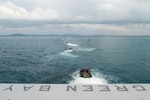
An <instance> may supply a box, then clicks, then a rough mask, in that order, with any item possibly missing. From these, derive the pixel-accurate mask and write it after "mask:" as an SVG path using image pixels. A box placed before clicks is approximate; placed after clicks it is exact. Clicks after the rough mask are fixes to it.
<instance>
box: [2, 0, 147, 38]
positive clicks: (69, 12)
mask: <svg viewBox="0 0 150 100" xmlns="http://www.w3.org/2000/svg"><path fill="white" fill-rule="evenodd" d="M149 9H150V0H9V1H8V0H0V35H8V34H13V33H23V34H41V35H47V34H60V35H62V34H80V35H150V11H149Z"/></svg>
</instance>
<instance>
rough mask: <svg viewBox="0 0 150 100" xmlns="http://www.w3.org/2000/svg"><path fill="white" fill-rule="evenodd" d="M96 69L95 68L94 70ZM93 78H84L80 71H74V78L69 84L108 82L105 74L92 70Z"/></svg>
mask: <svg viewBox="0 0 150 100" xmlns="http://www.w3.org/2000/svg"><path fill="white" fill-rule="evenodd" d="M92 71H94V70H92ZM92 71H91V73H92V78H82V77H80V75H79V74H80V71H76V72H74V73H73V74H72V75H71V76H72V78H73V80H71V81H70V82H69V84H107V83H108V82H107V80H106V79H104V77H103V75H102V74H100V73H98V72H96V71H94V72H92Z"/></svg>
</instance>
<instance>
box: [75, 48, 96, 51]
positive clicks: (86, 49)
mask: <svg viewBox="0 0 150 100" xmlns="http://www.w3.org/2000/svg"><path fill="white" fill-rule="evenodd" d="M94 50H95V48H77V49H76V51H94Z"/></svg>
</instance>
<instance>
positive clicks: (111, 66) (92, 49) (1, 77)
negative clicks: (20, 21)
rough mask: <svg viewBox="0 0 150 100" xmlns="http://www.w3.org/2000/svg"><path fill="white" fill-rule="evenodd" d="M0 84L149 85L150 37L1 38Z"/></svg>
mask: <svg viewBox="0 0 150 100" xmlns="http://www.w3.org/2000/svg"><path fill="white" fill-rule="evenodd" d="M68 48H73V50H67V49H68ZM81 68H90V69H91V72H92V74H93V77H92V78H86V79H85V78H80V77H79V70H80V69H81ZM0 83H54V84H66V83H67V84H74V83H75V84H109V83H150V37H109V36H107V37H0Z"/></svg>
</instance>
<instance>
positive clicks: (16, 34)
mask: <svg viewBox="0 0 150 100" xmlns="http://www.w3.org/2000/svg"><path fill="white" fill-rule="evenodd" d="M10 36H27V35H25V34H21V33H15V34H11V35H10Z"/></svg>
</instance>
